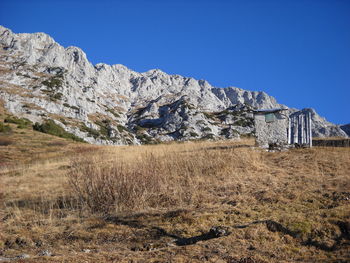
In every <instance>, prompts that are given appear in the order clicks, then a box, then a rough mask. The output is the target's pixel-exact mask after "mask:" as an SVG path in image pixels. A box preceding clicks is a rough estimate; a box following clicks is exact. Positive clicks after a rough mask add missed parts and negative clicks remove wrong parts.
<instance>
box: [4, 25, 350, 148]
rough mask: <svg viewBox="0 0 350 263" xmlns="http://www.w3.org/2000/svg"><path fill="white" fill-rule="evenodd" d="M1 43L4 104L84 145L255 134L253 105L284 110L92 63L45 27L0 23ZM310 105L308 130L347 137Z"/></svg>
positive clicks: (182, 80)
mask: <svg viewBox="0 0 350 263" xmlns="http://www.w3.org/2000/svg"><path fill="white" fill-rule="evenodd" d="M0 45H1V47H0V98H1V99H2V101H3V103H4V107H5V108H6V109H7V110H8V111H9V112H10V113H12V114H14V115H16V116H20V117H25V118H27V119H29V120H31V121H32V122H38V123H43V122H45V121H47V120H53V121H54V122H55V123H56V124H57V125H59V126H61V127H63V128H64V129H65V130H66V131H68V132H70V133H72V134H74V135H76V136H78V137H80V138H83V139H84V140H85V141H87V142H90V143H97V144H138V143H153V142H157V141H169V140H191V139H223V138H236V137H239V136H240V135H251V134H253V133H254V122H253V119H252V116H253V115H252V110H253V109H254V108H258V109H262V108H266V109H271V108H279V107H284V108H287V106H284V105H281V104H279V103H277V101H276V100H275V99H274V98H273V97H271V96H269V95H267V94H266V93H265V92H256V91H246V90H243V89H239V88H235V87H228V88H216V87H213V86H211V85H210V84H209V83H208V82H207V81H205V80H196V79H193V78H188V77H183V76H180V75H169V74H166V73H164V72H162V71H161V70H149V71H147V72H144V73H138V72H135V71H132V70H130V69H128V68H127V67H125V66H123V65H112V66H111V65H107V64H103V63H99V64H96V65H92V64H91V63H90V62H89V61H88V59H87V57H86V54H85V53H84V52H83V51H82V50H81V49H80V48H77V47H67V48H64V47H62V46H61V45H59V44H58V43H56V42H55V41H54V40H53V39H52V38H51V37H50V36H48V35H46V34H44V33H34V34H26V33H24V34H15V33H13V32H12V31H11V30H9V29H7V28H5V27H2V26H0ZM291 111H294V110H293V109H291ZM310 111H311V113H312V116H313V121H314V127H313V133H314V136H346V134H345V132H344V131H343V130H341V129H340V127H339V126H337V125H334V124H332V123H329V122H327V121H326V120H325V119H324V118H321V117H320V116H319V115H318V114H317V113H316V112H315V111H314V110H312V109H310Z"/></svg>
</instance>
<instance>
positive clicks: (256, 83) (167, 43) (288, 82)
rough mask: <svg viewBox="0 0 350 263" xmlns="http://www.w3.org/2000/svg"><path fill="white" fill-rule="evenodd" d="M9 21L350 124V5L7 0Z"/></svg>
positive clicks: (88, 49)
mask: <svg viewBox="0 0 350 263" xmlns="http://www.w3.org/2000/svg"><path fill="white" fill-rule="evenodd" d="M0 24H1V25H3V26H5V27H7V28H10V29H11V30H12V31H13V32H15V33H24V32H25V33H34V32H45V33H47V34H49V35H50V36H51V37H53V38H54V39H55V40H56V41H57V42H58V43H59V44H61V45H63V46H65V47H67V46H78V47H80V48H81V49H82V50H83V51H84V52H85V53H86V54H87V57H88V59H89V60H90V61H91V62H92V63H93V64H97V63H100V62H103V63H107V64H123V65H125V66H127V67H129V68H130V69H132V70H135V71H138V72H145V71H148V70H150V69H155V68H157V69H161V70H162V71H164V72H166V73H169V74H179V75H183V76H186V77H194V78H196V79H205V80H207V81H208V82H209V83H210V84H211V85H213V86H215V87H223V88H224V87H228V86H235V87H239V88H242V89H246V90H254V91H264V92H266V93H268V94H269V95H271V96H274V97H275V98H276V99H277V101H278V102H279V103H282V104H285V105H287V106H289V107H293V108H299V109H301V108H306V107H307V108H315V109H316V111H317V112H318V113H319V114H320V115H321V116H323V117H325V118H326V119H327V120H328V121H331V122H334V123H336V124H345V123H350V0H143V1H142V0H119V1H118V0H116V1H107V0H98V1H92V0H85V1H83V0H81V1H79V0H60V1H58V0H57V1H54V0H52V1H50V0H0Z"/></svg>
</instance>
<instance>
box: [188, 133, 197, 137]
mask: <svg viewBox="0 0 350 263" xmlns="http://www.w3.org/2000/svg"><path fill="white" fill-rule="evenodd" d="M190 136H191V137H198V136H199V135H198V134H197V133H195V132H190Z"/></svg>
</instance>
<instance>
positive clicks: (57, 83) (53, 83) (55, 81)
mask: <svg viewBox="0 0 350 263" xmlns="http://www.w3.org/2000/svg"><path fill="white" fill-rule="evenodd" d="M41 84H43V85H45V86H46V87H49V88H51V89H53V88H59V87H62V79H59V78H55V77H53V78H50V79H47V80H44V81H43V82H41Z"/></svg>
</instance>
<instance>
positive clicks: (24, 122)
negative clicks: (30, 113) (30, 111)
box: [4, 116, 33, 129]
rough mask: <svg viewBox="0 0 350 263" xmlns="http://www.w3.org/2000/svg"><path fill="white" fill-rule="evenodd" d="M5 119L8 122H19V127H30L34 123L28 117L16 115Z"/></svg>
mask: <svg viewBox="0 0 350 263" xmlns="http://www.w3.org/2000/svg"><path fill="white" fill-rule="evenodd" d="M4 121H5V122H7V123H14V124H17V125H18V126H17V128H19V129H24V128H27V127H30V126H31V125H32V124H33V123H32V122H31V121H30V120H28V119H26V118H17V117H15V116H9V117H6V118H5V120H4Z"/></svg>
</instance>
